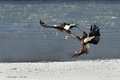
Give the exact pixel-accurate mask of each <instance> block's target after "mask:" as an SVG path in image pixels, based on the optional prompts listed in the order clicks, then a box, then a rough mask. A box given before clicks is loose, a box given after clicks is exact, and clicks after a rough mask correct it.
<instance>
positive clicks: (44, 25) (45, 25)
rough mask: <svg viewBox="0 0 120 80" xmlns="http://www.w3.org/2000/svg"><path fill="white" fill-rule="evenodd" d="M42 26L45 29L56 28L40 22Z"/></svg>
mask: <svg viewBox="0 0 120 80" xmlns="http://www.w3.org/2000/svg"><path fill="white" fill-rule="evenodd" d="M40 25H42V26H43V27H48V28H54V27H55V26H49V25H47V24H45V23H44V22H43V21H41V20H40Z"/></svg>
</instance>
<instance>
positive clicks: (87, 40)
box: [72, 25, 100, 57]
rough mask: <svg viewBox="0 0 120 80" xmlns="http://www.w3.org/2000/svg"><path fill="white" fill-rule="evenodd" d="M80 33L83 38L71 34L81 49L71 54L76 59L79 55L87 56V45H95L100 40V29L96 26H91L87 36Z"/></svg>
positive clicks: (84, 33)
mask: <svg viewBox="0 0 120 80" xmlns="http://www.w3.org/2000/svg"><path fill="white" fill-rule="evenodd" d="M80 32H82V33H83V36H76V35H75V34H73V33H72V35H73V37H76V38H77V39H78V40H79V41H80V43H81V44H82V47H83V48H82V49H81V50H79V51H76V52H75V53H74V54H73V57H78V56H79V55H82V54H84V53H86V54H88V53H89V50H90V46H89V44H95V45H96V44H98V42H99V40H100V28H99V27H98V26H96V25H94V26H92V25H91V28H90V33H89V36H88V35H87V33H86V32H85V31H83V30H81V31H80Z"/></svg>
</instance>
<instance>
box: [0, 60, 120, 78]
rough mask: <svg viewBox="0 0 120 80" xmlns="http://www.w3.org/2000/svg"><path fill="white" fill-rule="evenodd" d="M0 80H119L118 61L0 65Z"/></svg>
mask: <svg viewBox="0 0 120 80" xmlns="http://www.w3.org/2000/svg"><path fill="white" fill-rule="evenodd" d="M0 78H1V80H21V79H22V80H119V79H120V59H111V60H88V61H71V62H48V63H42V62H38V63H0Z"/></svg>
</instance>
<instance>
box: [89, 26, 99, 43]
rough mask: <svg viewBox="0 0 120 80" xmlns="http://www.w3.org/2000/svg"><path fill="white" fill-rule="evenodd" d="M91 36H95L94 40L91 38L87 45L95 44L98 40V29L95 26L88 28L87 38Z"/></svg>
mask: <svg viewBox="0 0 120 80" xmlns="http://www.w3.org/2000/svg"><path fill="white" fill-rule="evenodd" d="M92 36H95V38H93V39H92V40H91V41H89V42H88V43H92V44H97V43H98V42H99V40H100V28H99V27H98V26H96V25H94V26H91V28H90V33H89V37H92Z"/></svg>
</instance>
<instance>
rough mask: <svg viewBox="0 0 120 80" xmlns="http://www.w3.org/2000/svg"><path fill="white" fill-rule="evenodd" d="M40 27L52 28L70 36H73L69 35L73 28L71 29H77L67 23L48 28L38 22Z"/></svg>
mask: <svg viewBox="0 0 120 80" xmlns="http://www.w3.org/2000/svg"><path fill="white" fill-rule="evenodd" d="M40 25H42V26H43V27H47V28H54V29H56V30H58V31H63V32H66V33H68V34H71V35H72V36H73V34H72V33H71V31H70V29H71V28H73V27H77V26H76V24H67V23H62V24H61V25H53V26H49V25H47V24H46V23H44V22H43V21H41V20H40Z"/></svg>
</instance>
